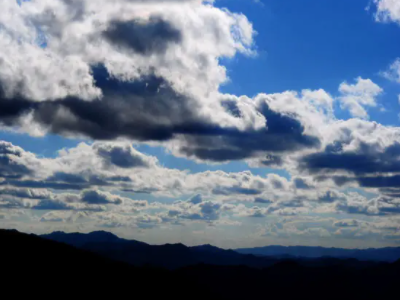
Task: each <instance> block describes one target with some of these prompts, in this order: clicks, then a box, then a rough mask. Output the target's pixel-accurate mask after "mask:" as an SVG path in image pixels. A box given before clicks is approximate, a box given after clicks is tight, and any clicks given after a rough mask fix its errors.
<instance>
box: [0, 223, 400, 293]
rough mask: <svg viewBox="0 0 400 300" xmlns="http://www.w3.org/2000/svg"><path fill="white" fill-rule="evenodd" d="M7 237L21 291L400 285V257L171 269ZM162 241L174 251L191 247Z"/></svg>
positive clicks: (4, 261) (5, 248)
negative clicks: (355, 262) (359, 262)
mask: <svg viewBox="0 0 400 300" xmlns="http://www.w3.org/2000/svg"><path fill="white" fill-rule="evenodd" d="M119 244H122V243H119ZM0 245H1V247H0V254H1V255H0V266H1V271H2V275H3V276H2V277H3V278H2V292H3V294H4V295H10V296H8V297H15V298H21V297H23V298H25V297H30V298H32V297H41V298H58V297H64V298H65V297H67V299H68V298H70V297H71V298H72V297H73V298H83V297H90V299H93V298H97V297H102V298H106V297H112V298H113V299H116V298H119V297H124V298H132V299H142V298H145V299H156V298H157V299H166V298H172V299H202V300H204V299H252V298H254V299H289V298H295V299H297V298H299V297H304V298H307V299H338V298H340V299H342V298H350V297H351V298H354V299H389V298H392V297H395V295H396V294H397V293H398V283H399V279H400V262H399V261H397V262H395V263H391V264H389V263H384V264H374V265H371V266H369V267H364V268H362V269H360V268H358V267H353V266H352V265H351V264H336V263H333V264H330V265H326V264H325V263H322V264H316V265H315V266H307V265H303V264H301V262H298V261H293V260H284V261H279V262H277V263H275V264H273V265H272V266H270V267H268V268H250V267H246V266H227V265H220V266H215V265H214V266H213V265H206V264H199V265H191V266H187V267H184V268H180V269H177V270H173V271H172V270H170V271H168V270H163V269H160V268H154V267H135V266H132V265H130V264H125V263H122V262H117V261H113V260H110V259H107V258H104V257H102V256H99V255H97V254H95V253H92V252H90V251H86V250H82V249H78V248H75V247H72V246H70V245H66V244H63V243H59V242H55V241H52V240H49V239H44V238H41V237H38V236H34V235H27V234H22V233H19V232H17V231H3V230H0ZM144 247H147V246H144ZM162 247H164V248H165V249H167V250H169V251H170V255H173V253H174V251H178V252H177V253H180V252H179V251H181V250H182V249H186V250H185V251H187V249H188V248H187V247H185V246H183V245H165V246H162ZM195 248H198V249H197V250H195V251H200V252H204V251H205V252H207V253H209V252H217V253H218V252H220V251H219V250H218V248H215V247H210V246H200V247H195ZM189 250H190V249H189ZM210 250H211V251H210ZM229 253H232V252H231V251H229ZM176 255H177V254H176ZM328 260H331V261H334V260H332V259H328ZM315 261H317V260H315ZM6 297H7V296H6Z"/></svg>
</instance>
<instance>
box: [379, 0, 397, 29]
mask: <svg viewBox="0 0 400 300" xmlns="http://www.w3.org/2000/svg"><path fill="white" fill-rule="evenodd" d="M374 3H375V4H376V6H377V13H376V19H377V20H378V21H381V22H389V21H391V22H398V23H400V3H399V1H397V0H374Z"/></svg>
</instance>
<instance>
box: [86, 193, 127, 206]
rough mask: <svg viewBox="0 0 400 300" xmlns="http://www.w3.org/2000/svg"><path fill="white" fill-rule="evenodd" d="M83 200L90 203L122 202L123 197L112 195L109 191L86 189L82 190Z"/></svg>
mask: <svg viewBox="0 0 400 300" xmlns="http://www.w3.org/2000/svg"><path fill="white" fill-rule="evenodd" d="M81 201H82V202H84V203H88V204H122V203H123V199H122V198H121V197H118V196H115V195H112V194H110V193H107V192H101V191H97V190H86V191H83V192H82V199H81Z"/></svg>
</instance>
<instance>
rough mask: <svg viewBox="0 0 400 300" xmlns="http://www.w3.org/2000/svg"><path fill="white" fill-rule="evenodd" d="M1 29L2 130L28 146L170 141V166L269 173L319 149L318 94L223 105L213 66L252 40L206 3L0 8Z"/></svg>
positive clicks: (328, 106)
mask: <svg viewBox="0 0 400 300" xmlns="http://www.w3.org/2000/svg"><path fill="white" fill-rule="evenodd" d="M9 15H14V16H15V17H14V18H13V19H12V20H10V19H8V17H7V16H9ZM0 24H2V25H3V27H4V29H3V30H2V31H1V34H2V35H0V43H4V44H7V47H6V48H7V51H6V52H5V53H3V54H2V57H1V60H0V62H1V63H2V68H1V70H2V71H1V73H0V108H1V109H0V121H1V123H2V124H3V125H5V126H13V128H18V126H19V129H20V130H25V129H27V130H29V131H30V133H31V134H35V135H38V134H40V133H43V134H45V133H46V132H49V131H50V132H53V133H58V134H63V135H67V136H71V135H74V136H86V137H90V138H94V139H103V140H105V139H107V140H109V139H117V138H120V137H125V138H129V139H131V140H136V141H158V142H166V141H168V143H167V146H168V147H169V148H170V149H171V150H172V152H173V153H174V154H176V155H183V156H186V157H190V158H194V159H199V160H206V161H214V162H224V161H229V160H240V159H249V158H254V157H257V158H260V157H264V158H265V159H263V160H260V161H261V162H262V164H264V165H269V166H276V165H282V164H283V158H282V156H283V155H286V154H287V153H290V152H296V151H300V150H304V149H308V148H318V147H319V145H320V137H321V135H320V132H319V127H318V125H321V124H322V123H323V122H324V121H326V119H329V118H332V102H333V99H332V97H331V96H330V95H329V94H327V93H326V92H324V91H323V90H317V91H310V90H304V91H303V92H302V93H301V95H298V94H297V93H294V92H286V93H282V94H274V95H264V94H261V95H258V96H256V97H255V98H249V97H246V96H243V97H236V96H233V95H224V94H221V93H220V92H219V86H220V85H221V83H223V82H224V81H226V79H227V75H226V70H225V68H224V67H223V66H221V65H220V64H219V59H220V58H221V57H233V56H234V55H235V54H236V53H244V54H252V43H253V35H254V30H253V28H252V25H251V23H250V22H249V21H248V20H247V19H246V17H245V16H243V15H241V14H234V13H231V12H229V11H228V10H226V9H219V8H216V7H214V6H213V5H212V4H211V3H210V2H208V3H205V2H203V1H168V2H166V1H150V2H149V1H146V2H143V1H128V0H118V1H114V2H113V4H112V5H111V4H110V3H109V2H107V1H101V3H99V2H97V4H96V5H94V3H93V1H88V0H85V1H63V0H57V1H51V2H50V1H45V0H35V1H29V2H23V3H22V5H20V6H19V5H17V4H16V3H7V5H6V6H5V8H4V10H3V11H2V14H1V16H0ZM3 27H2V28H3ZM38 39H39V40H40V41H41V42H42V46H38ZM31 60H32V61H34V62H35V63H33V64H30V63H27V62H28V61H31ZM28 123H29V124H31V123H32V124H34V125H30V126H28ZM101 153H102V154H103V157H104V158H105V159H107V160H108V161H109V162H110V164H113V165H117V166H119V167H133V166H137V167H139V166H141V167H144V166H147V165H148V164H149V163H150V164H151V162H144V161H142V159H141V158H140V157H137V155H136V153H134V152H132V149H128V148H124V149H122V148H113V149H107V150H106V149H102V150H101ZM117 157H118V159H117ZM120 159H121V160H123V161H121V160H120Z"/></svg>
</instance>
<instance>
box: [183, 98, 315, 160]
mask: <svg viewBox="0 0 400 300" xmlns="http://www.w3.org/2000/svg"><path fill="white" fill-rule="evenodd" d="M230 105H231V106H232V104H230ZM232 109H233V108H232V107H230V110H232ZM259 112H260V113H261V114H262V115H263V116H264V117H265V118H266V120H267V127H265V128H262V129H259V130H247V131H240V130H237V129H231V128H227V129H226V128H214V129H213V130H212V131H210V132H208V135H206V134H205V133H206V132H203V133H204V134H199V133H197V134H196V133H194V134H192V135H187V136H186V137H185V138H186V141H187V142H186V145H185V146H184V147H182V148H181V152H182V153H184V154H186V155H188V156H195V157H198V158H201V159H204V160H212V161H229V160H240V159H244V158H248V157H251V156H254V155H256V153H258V152H263V151H266V152H273V153H284V152H291V151H297V150H300V149H304V148H315V147H318V146H319V145H320V140H319V139H318V138H317V137H314V136H310V135H307V134H304V126H303V125H302V124H301V123H300V121H299V120H297V119H296V118H295V116H288V115H284V114H281V113H278V112H275V111H273V110H272V109H271V108H270V107H269V106H268V104H267V103H262V104H261V107H260V108H259ZM271 157H273V163H274V164H280V163H281V158H280V157H277V156H271ZM266 163H267V162H266Z"/></svg>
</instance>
